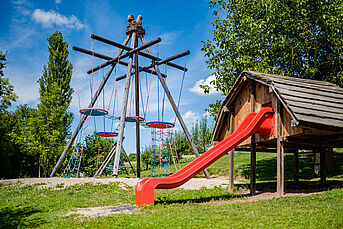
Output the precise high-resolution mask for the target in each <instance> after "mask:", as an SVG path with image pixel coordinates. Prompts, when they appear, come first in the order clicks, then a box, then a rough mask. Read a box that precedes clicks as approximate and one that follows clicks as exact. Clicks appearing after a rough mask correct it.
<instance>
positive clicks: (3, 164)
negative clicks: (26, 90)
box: [0, 51, 17, 177]
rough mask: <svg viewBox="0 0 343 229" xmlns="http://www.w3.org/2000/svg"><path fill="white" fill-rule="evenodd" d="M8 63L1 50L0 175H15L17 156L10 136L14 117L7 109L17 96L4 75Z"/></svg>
mask: <svg viewBox="0 0 343 229" xmlns="http://www.w3.org/2000/svg"><path fill="white" fill-rule="evenodd" d="M6 63H7V61H6V53H3V52H1V51H0V133H1V134H0V168H1V171H0V177H15V172H16V170H14V169H15V168H14V167H13V166H12V165H13V163H12V162H13V160H12V159H13V157H15V156H16V155H15V153H16V151H15V149H14V145H13V144H12V142H11V137H10V132H11V129H12V127H13V123H14V119H13V116H12V114H11V112H9V111H7V110H6V109H7V108H9V107H10V106H11V103H12V102H13V101H15V100H16V99H17V96H16V94H15V93H14V90H13V86H12V85H11V84H10V82H9V80H8V78H5V77H4V72H3V69H4V68H5V67H6Z"/></svg>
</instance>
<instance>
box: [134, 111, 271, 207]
mask: <svg viewBox="0 0 343 229" xmlns="http://www.w3.org/2000/svg"><path fill="white" fill-rule="evenodd" d="M274 121H275V118H274V112H273V109H272V108H271V107H264V108H262V109H261V110H260V111H259V112H258V113H254V112H253V113H250V114H248V115H247V117H246V118H245V119H244V120H243V122H242V123H241V125H239V126H238V128H237V129H236V130H235V131H234V132H233V133H232V134H231V135H230V136H229V137H227V138H226V139H224V140H222V141H221V142H219V143H218V144H217V145H215V146H213V147H212V148H211V149H209V150H208V151H206V152H205V153H203V154H202V155H201V156H200V157H198V158H196V159H195V160H193V161H192V162H190V163H189V164H188V165H186V166H184V167H183V168H181V169H180V170H178V171H177V172H175V173H173V174H172V175H170V176H167V177H163V178H160V177H147V178H144V179H142V180H141V181H140V182H139V183H138V184H137V185H136V200H135V204H136V205H138V206H140V205H149V204H154V201H155V189H172V188H176V187H179V186H180V185H182V184H184V183H186V182H187V181H188V180H190V179H191V178H193V177H194V176H195V175H197V174H198V173H200V172H201V171H203V170H204V169H205V168H207V167H208V166H210V165H211V164H212V163H214V162H215V161H216V160H218V159H219V158H220V157H222V156H224V155H225V154H227V153H228V152H229V151H231V150H232V149H234V148H235V147H236V146H238V145H239V144H240V143H242V142H243V141H244V140H245V139H247V138H248V137H250V136H251V135H253V134H259V135H260V136H261V137H263V138H267V137H270V136H271V135H272V134H273V131H274Z"/></svg>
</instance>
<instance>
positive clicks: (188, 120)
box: [182, 111, 200, 128]
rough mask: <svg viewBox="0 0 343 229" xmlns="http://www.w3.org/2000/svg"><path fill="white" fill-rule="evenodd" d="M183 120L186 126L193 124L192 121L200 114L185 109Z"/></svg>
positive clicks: (197, 118) (189, 126)
mask: <svg viewBox="0 0 343 229" xmlns="http://www.w3.org/2000/svg"><path fill="white" fill-rule="evenodd" d="M182 118H183V121H184V122H185V123H186V125H187V127H188V128H191V127H192V126H193V123H195V122H196V121H198V120H199V119H200V116H199V115H197V114H196V113H194V112H193V111H187V112H186V113H185V114H184V115H182Z"/></svg>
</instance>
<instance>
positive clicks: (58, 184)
mask: <svg viewBox="0 0 343 229" xmlns="http://www.w3.org/2000/svg"><path fill="white" fill-rule="evenodd" d="M139 180H140V179H139V178H93V177H91V178H61V177H53V178H22V179H9V180H1V181H0V184H20V185H21V186H25V185H38V186H39V187H42V188H56V189H62V188H66V187H68V186H71V185H79V184H85V183H93V184H109V183H112V182H119V183H120V185H121V187H122V188H124V189H125V188H126V187H127V186H129V187H134V186H136V184H137V183H138V182H139ZM228 185H229V182H228V180H227V179H224V178H212V179H206V178H195V179H191V180H189V181H188V182H187V183H185V184H183V185H182V186H180V188H183V189H193V190H194V189H200V188H202V187H206V188H214V187H216V186H218V187H227V186H228Z"/></svg>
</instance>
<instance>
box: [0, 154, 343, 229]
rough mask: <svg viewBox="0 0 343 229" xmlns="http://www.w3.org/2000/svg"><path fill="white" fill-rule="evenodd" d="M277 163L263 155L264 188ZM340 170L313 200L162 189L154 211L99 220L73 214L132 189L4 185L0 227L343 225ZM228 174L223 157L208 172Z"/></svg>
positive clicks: (238, 165) (127, 197)
mask: <svg viewBox="0 0 343 229" xmlns="http://www.w3.org/2000/svg"><path fill="white" fill-rule="evenodd" d="M342 155H343V154H342ZM342 155H339V156H340V157H342ZM341 159H343V158H341ZM275 160H276V158H275V154H271V153H258V154H257V188H258V189H259V190H265V188H266V187H268V186H269V185H271V187H272V189H275V187H274V186H275V180H276V177H275V176H276V161H275ZM285 161H286V168H287V169H286V173H285V174H286V191H287V188H289V187H291V188H292V185H294V184H293V182H292V176H293V171H292V166H291V164H290V165H289V166H287V163H292V155H286V160H285ZM249 163H250V159H249V154H247V153H237V154H235V174H236V176H237V177H238V178H240V179H241V181H242V184H241V185H237V187H239V190H241V189H245V190H246V188H247V182H248V181H249V180H248V179H247V178H248V177H247V174H249ZM336 167H337V172H336V173H335V174H331V175H330V176H329V178H328V180H329V184H330V182H333V180H335V182H334V183H333V185H332V187H336V188H334V189H332V190H329V191H326V192H324V193H320V194H314V195H311V196H306V197H283V198H278V199H271V200H260V201H256V202H233V201H232V200H234V199H244V198H246V197H244V196H242V195H241V194H240V192H237V191H236V192H234V193H229V192H228V190H227V189H226V188H218V187H217V188H214V189H206V188H203V189H200V190H182V189H172V190H156V197H155V200H156V204H155V205H154V206H146V207H140V208H139V210H138V211H136V212H131V213H119V214H113V215H110V216H99V217H84V216H80V215H67V213H68V212H70V211H73V210H75V209H76V208H85V207H96V206H109V205H120V204H134V198H135V197H134V188H133V187H129V186H124V187H123V186H122V185H119V184H118V183H111V184H107V185H104V184H103V185H94V184H83V185H76V186H70V187H67V188H63V186H62V185H60V186H59V187H56V188H55V189H52V188H40V187H39V185H34V186H24V187H20V186H19V185H0V203H1V205H0V228H33V227H39V228H118V227H123V228H163V227H165V228H251V227H257V228H285V227H291V228H343V185H342V180H343V176H342V174H343V172H342V171H343V169H342V168H343V160H338V161H337V164H336ZM227 169H228V156H224V157H223V158H221V159H220V160H218V161H217V162H215V163H214V164H213V165H212V166H211V167H210V168H209V171H210V173H211V174H212V175H217V176H226V175H227V172H228V171H227ZM146 173H148V172H146ZM310 175H311V174H309V176H310ZM198 176H202V175H201V174H200V175H198ZM312 176H313V175H312ZM318 184H319V181H318V178H317V177H316V176H313V177H309V180H307V181H305V180H302V181H301V182H300V186H298V188H299V187H300V188H308V186H309V185H310V186H312V187H315V188H316V187H317V186H318Z"/></svg>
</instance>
